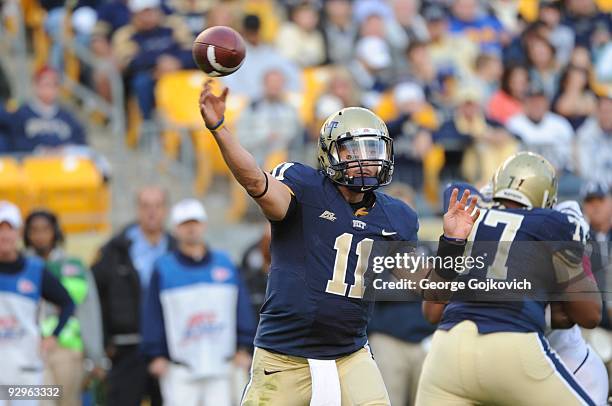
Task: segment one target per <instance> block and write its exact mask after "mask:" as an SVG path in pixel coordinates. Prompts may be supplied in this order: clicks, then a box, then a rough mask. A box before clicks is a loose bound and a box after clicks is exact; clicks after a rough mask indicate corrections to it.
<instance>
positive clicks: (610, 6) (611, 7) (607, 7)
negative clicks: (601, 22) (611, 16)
mask: <svg viewBox="0 0 612 406" xmlns="http://www.w3.org/2000/svg"><path fill="white" fill-rule="evenodd" d="M595 3H597V6H598V7H599V9H600V10H601V11H602V12H603V13H612V0H595Z"/></svg>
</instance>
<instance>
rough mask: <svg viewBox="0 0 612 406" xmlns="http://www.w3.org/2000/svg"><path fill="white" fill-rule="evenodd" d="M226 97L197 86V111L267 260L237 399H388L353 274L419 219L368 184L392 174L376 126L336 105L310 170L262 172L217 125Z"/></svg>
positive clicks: (465, 222) (290, 166)
mask: <svg viewBox="0 0 612 406" xmlns="http://www.w3.org/2000/svg"><path fill="white" fill-rule="evenodd" d="M227 92H228V91H227V89H225V90H224V91H223V92H222V93H221V94H220V95H214V94H212V93H211V90H210V82H207V83H206V84H205V85H204V88H203V90H202V93H201V95H200V111H201V113H202V117H203V119H204V122H205V124H206V127H207V128H208V129H209V130H211V132H212V134H213V136H214V138H215V140H216V142H217V144H218V145H219V148H220V150H221V152H222V154H223V158H224V160H225V162H226V163H227V165H228V167H229V168H230V170H231V171H232V174H233V175H234V177H235V178H236V180H237V181H238V182H239V183H240V184H241V185H242V186H243V187H244V188H245V189H246V191H247V193H248V194H249V195H250V196H251V197H253V199H254V200H255V201H256V202H257V204H258V205H259V206H260V207H261V209H262V211H263V213H264V215H265V216H266V217H267V218H268V219H269V220H270V221H271V223H272V242H271V256H272V264H271V267H270V276H269V280H268V286H267V292H266V300H265V303H264V305H263V307H262V309H261V319H260V323H259V327H258V330H257V335H256V338H255V347H256V349H255V355H254V359H253V365H252V370H251V380H250V382H249V384H248V386H247V388H246V390H245V394H244V396H243V400H242V404H243V405H283V406H293V405H296V406H297V405H308V404H309V403H310V402H311V398H312V399H313V401H314V399H317V402H321V403H317V404H323V403H324V404H339V403H341V404H342V405H357V404H359V405H388V404H389V399H388V395H387V392H386V389H385V386H384V383H383V381H382V378H381V376H380V373H379V371H378V368H377V367H376V364H375V362H374V360H373V359H372V356H371V354H370V353H369V350H368V347H367V337H366V326H367V322H368V317H369V314H370V310H371V303H368V302H365V301H363V300H362V296H363V290H364V282H363V273H364V271H365V268H366V264H367V262H368V261H367V259H368V256H369V254H370V250H371V248H372V243H373V241H380V240H404V241H415V240H416V238H417V230H418V222H417V218H416V214H415V213H414V212H413V211H412V210H411V209H410V208H409V207H408V206H406V205H405V204H404V203H401V202H400V201H398V200H396V199H393V198H391V197H389V196H387V195H385V194H383V193H381V192H379V191H376V189H377V188H378V187H379V186H383V185H386V184H388V183H389V182H390V181H391V175H392V172H393V149H392V140H391V138H390V137H389V135H388V132H387V128H386V126H385V124H384V122H383V121H382V120H381V119H380V118H378V117H377V116H376V115H375V114H373V113H372V112H370V111H369V110H366V109H363V108H356V107H351V108H345V109H343V110H340V111H338V112H337V113H335V114H333V115H331V116H330V117H329V118H328V119H327V121H326V122H325V123H324V124H323V127H322V130H321V133H320V137H319V142H318V147H317V152H318V158H319V164H320V167H321V170H316V169H314V168H311V167H308V166H305V165H302V164H299V163H294V162H289V163H284V164H281V165H279V166H278V167H276V168H275V169H274V170H273V171H272V176H271V175H269V174H267V173H265V172H263V171H262V170H261V169H260V168H259V167H258V166H257V164H256V163H255V160H254V159H253V157H252V156H251V154H250V153H249V152H248V151H246V150H245V149H244V148H243V147H242V146H241V145H240V144H239V143H238V141H237V139H236V137H234V136H233V135H232V134H231V133H230V131H229V130H228V129H227V128H225V127H223V121H224V120H223V119H224V116H223V115H224V112H225V99H226V97H227ZM468 196H469V194H466V195H464V196H463V198H462V200H461V203H460V204H457V205H456V207H454V209H453V210H451V211H449V214H447V215H446V216H445V220H444V230H445V238H447V239H465V238H467V236H468V235H469V233H470V230H471V228H472V225H473V223H474V221H475V219H476V217H472V216H471V215H470V213H471V211H472V210H473V209H474V205H475V201H473V202H472V203H473V204H470V206H469V207H467V208H466V206H467V199H468ZM455 199H456V195H455Z"/></svg>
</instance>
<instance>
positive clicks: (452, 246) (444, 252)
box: [435, 235, 466, 280]
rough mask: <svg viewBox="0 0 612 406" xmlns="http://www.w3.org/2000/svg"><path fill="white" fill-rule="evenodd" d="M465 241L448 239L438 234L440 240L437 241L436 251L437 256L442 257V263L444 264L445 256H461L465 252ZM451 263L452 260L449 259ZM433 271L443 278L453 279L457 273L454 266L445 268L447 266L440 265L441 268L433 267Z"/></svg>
mask: <svg viewBox="0 0 612 406" xmlns="http://www.w3.org/2000/svg"><path fill="white" fill-rule="evenodd" d="M465 243H466V241H465V240H463V241H450V240H448V239H447V238H445V237H444V235H442V236H440V240H439V242H438V252H437V254H436V255H437V256H438V257H441V258H442V261H441V262H442V264H445V263H446V261H445V258H449V257H450V258H457V257H461V256H463V254H464V252H465ZM450 262H451V263H454V261H450ZM435 272H436V273H437V274H438V275H439V276H440V277H441V278H443V279H446V280H453V279H455V278H456V277H457V276H458V275H459V274H458V273H457V271H455V269H454V268H450V267H449V268H447V267H444V266H443V267H442V268H437V267H436V269H435Z"/></svg>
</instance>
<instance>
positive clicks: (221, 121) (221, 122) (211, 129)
mask: <svg viewBox="0 0 612 406" xmlns="http://www.w3.org/2000/svg"><path fill="white" fill-rule="evenodd" d="M224 122H225V116H223V117H221V120H219V121H218V122H217V123H216V124H215V125H213V126H211V127H209V126H208V125H207V126H206V128H208V129H209V130H210V131H215V130H216V129H218V128H219V127H221V126H222V125H223V123H224Z"/></svg>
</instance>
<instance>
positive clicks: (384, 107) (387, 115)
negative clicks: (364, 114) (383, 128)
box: [374, 89, 397, 121]
mask: <svg viewBox="0 0 612 406" xmlns="http://www.w3.org/2000/svg"><path fill="white" fill-rule="evenodd" d="M374 113H376V114H377V115H378V117H380V118H382V119H383V121H389V120H392V119H393V118H395V117H396V116H397V107H396V106H395V100H394V99H393V89H391V90H389V91H387V92H385V93H384V94H383V95H382V97H381V99H380V101H379V102H378V105H377V106H376V107H374Z"/></svg>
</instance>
